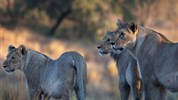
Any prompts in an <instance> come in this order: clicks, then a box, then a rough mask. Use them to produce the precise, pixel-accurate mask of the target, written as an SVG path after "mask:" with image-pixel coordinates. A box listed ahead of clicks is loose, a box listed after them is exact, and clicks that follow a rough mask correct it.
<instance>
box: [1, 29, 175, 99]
mask: <svg viewBox="0 0 178 100" xmlns="http://www.w3.org/2000/svg"><path fill="white" fill-rule="evenodd" d="M177 34H178V33H176V34H174V35H171V36H169V39H171V37H173V41H178V35H177ZM80 42H81V41H78V42H69V41H64V40H63V41H62V40H56V39H52V38H45V37H43V36H38V35H36V34H34V33H33V32H32V31H30V30H28V29H24V28H18V29H13V30H10V29H6V28H4V27H0V100H27V99H28V98H29V95H28V90H27V87H26V81H25V77H24V75H23V73H21V72H19V71H16V72H15V73H13V74H12V75H7V74H5V72H4V70H3V68H2V62H3V61H4V59H5V57H6V54H7V48H8V46H9V45H14V46H16V47H17V46H19V45H20V44H24V45H25V46H26V47H27V48H30V49H33V50H36V51H39V52H41V53H44V54H45V55H47V56H49V57H51V58H52V59H57V58H58V57H59V56H60V55H61V54H62V53H63V52H66V51H72V50H75V51H78V52H80V53H81V54H82V55H83V56H84V57H85V59H86V60H87V66H88V84H87V100H96V99H97V100H118V98H119V92H118V81H117V69H116V67H115V63H114V62H113V61H112V60H111V59H110V58H109V57H100V56H99V55H98V53H97V50H96V45H93V44H87V45H84V44H83V43H80ZM168 97H169V98H173V99H172V100H175V98H178V96H176V95H175V94H170V95H169V96H168ZM72 99H73V100H74V96H73V97H72Z"/></svg>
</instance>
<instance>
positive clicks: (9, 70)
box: [5, 69, 15, 72]
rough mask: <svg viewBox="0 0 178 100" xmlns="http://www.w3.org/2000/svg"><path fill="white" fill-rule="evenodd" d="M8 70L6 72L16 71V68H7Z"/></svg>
mask: <svg viewBox="0 0 178 100" xmlns="http://www.w3.org/2000/svg"><path fill="white" fill-rule="evenodd" d="M5 70H6V72H14V71H15V69H5Z"/></svg>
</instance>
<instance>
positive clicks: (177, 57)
mask: <svg viewBox="0 0 178 100" xmlns="http://www.w3.org/2000/svg"><path fill="white" fill-rule="evenodd" d="M117 26H118V28H117V29H116V31H114V32H112V33H113V34H111V35H110V36H109V38H110V39H111V40H112V41H111V45H112V46H113V48H114V49H120V48H126V49H128V50H129V51H130V52H131V54H133V56H135V57H136V58H137V59H138V61H139V64H140V69H141V75H142V81H143V85H144V90H145V99H146V100H163V99H164V96H165V94H164V91H165V89H168V90H170V91H172V92H178V43H172V42H170V41H169V40H168V39H167V38H166V37H165V36H163V35H162V34H160V33H157V32H155V31H153V30H150V29H147V28H144V27H142V26H138V25H137V24H135V23H133V22H132V23H121V22H120V21H118V22H117ZM160 90H161V91H160Z"/></svg>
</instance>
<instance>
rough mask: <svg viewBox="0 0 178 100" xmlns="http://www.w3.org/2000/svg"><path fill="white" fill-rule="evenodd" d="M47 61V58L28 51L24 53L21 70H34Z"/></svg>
mask: <svg viewBox="0 0 178 100" xmlns="http://www.w3.org/2000/svg"><path fill="white" fill-rule="evenodd" d="M48 59H49V58H48V57H46V56H45V55H43V54H41V53H39V52H36V51H33V50H30V49H28V50H27V53H26V57H25V61H24V66H23V68H22V69H23V71H24V70H26V69H29V68H34V69H35V68H37V67H40V65H41V64H44V63H46V60H48Z"/></svg>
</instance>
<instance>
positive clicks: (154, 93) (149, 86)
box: [144, 80, 160, 100]
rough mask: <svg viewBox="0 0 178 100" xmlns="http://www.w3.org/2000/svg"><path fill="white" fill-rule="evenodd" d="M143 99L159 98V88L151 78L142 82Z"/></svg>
mask: <svg viewBox="0 0 178 100" xmlns="http://www.w3.org/2000/svg"><path fill="white" fill-rule="evenodd" d="M144 83H145V84H144V94H145V100H159V96H160V90H159V87H158V86H156V85H155V83H154V82H152V81H151V80H148V81H145V82H144Z"/></svg>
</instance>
